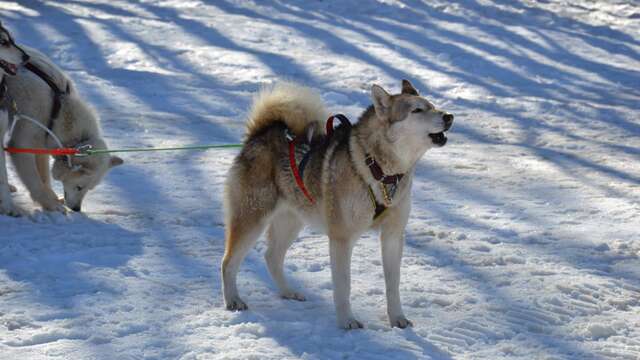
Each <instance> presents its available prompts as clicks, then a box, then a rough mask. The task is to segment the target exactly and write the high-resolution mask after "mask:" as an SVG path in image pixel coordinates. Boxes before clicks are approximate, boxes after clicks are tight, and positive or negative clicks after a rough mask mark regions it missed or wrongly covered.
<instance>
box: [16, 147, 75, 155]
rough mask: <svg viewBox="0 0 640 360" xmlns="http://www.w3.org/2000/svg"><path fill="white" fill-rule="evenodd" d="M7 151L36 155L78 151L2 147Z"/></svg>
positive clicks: (65, 153)
mask: <svg viewBox="0 0 640 360" xmlns="http://www.w3.org/2000/svg"><path fill="white" fill-rule="evenodd" d="M4 150H5V151H6V152H8V153H12V154H38V155H53V156H61V155H78V154H80V151H79V150H78V149H73V148H59V149H32V148H15V147H8V148H5V149H4Z"/></svg>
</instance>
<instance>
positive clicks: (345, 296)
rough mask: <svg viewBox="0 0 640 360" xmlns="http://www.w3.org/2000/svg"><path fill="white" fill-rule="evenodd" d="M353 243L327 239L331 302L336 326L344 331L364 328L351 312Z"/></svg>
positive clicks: (335, 238) (337, 238)
mask: <svg viewBox="0 0 640 360" xmlns="http://www.w3.org/2000/svg"><path fill="white" fill-rule="evenodd" d="M354 244H355V241H354V240H353V239H351V238H345V237H329V254H330V257H331V278H332V280H333V302H334V304H335V307H336V317H337V320H338V326H340V327H342V328H345V329H361V328H363V327H364V326H363V325H362V323H361V322H360V321H358V320H356V318H355V317H354V316H353V313H352V312H351V300H350V298H349V297H350V296H351V253H352V250H353V245H354Z"/></svg>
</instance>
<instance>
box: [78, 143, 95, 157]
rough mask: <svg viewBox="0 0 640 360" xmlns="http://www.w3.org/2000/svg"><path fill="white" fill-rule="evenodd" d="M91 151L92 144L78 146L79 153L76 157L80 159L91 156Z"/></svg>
mask: <svg viewBox="0 0 640 360" xmlns="http://www.w3.org/2000/svg"><path fill="white" fill-rule="evenodd" d="M91 149H93V146H91V144H85V145H80V146H77V147H76V150H77V151H78V153H77V154H76V155H75V156H78V157H84V156H89V155H91V154H90V153H89V151H90V150H91Z"/></svg>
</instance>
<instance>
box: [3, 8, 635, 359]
mask: <svg viewBox="0 0 640 360" xmlns="http://www.w3.org/2000/svg"><path fill="white" fill-rule="evenodd" d="M0 9H2V10H1V13H2V20H3V23H5V25H7V26H8V27H9V28H10V29H11V30H12V31H13V32H14V33H15V37H16V38H17V39H18V41H19V42H22V43H25V44H28V45H30V46H33V47H36V48H38V49H40V50H42V51H44V52H45V53H47V54H49V55H50V56H51V57H52V58H53V59H54V60H55V61H56V62H57V63H59V64H60V65H61V66H62V67H63V68H64V69H65V70H67V71H68V72H69V73H70V75H71V76H72V77H73V78H74V79H75V80H76V81H77V83H78V85H79V89H80V91H81V92H82V93H83V94H85V96H86V97H87V98H88V99H90V101H91V102H92V103H93V104H94V105H95V106H96V107H97V109H98V111H99V113H100V114H101V116H102V124H103V127H104V130H105V133H106V136H107V138H108V140H109V143H110V145H111V146H113V147H125V146H126V147H130V146H165V145H166V146H173V145H181V144H204V143H217V142H221V143H222V142H237V141H239V139H240V138H241V136H242V132H243V122H244V115H245V113H246V111H247V106H248V104H249V102H250V100H251V94H252V93H253V92H254V91H256V90H257V89H258V88H259V86H260V85H261V84H262V83H265V82H272V81H275V80H277V79H280V78H286V79H293V80H296V81H300V82H303V83H306V84H309V85H311V86H313V87H316V88H318V89H319V91H320V92H321V93H322V95H323V98H324V99H325V100H326V101H327V102H328V103H329V105H330V108H331V110H332V111H335V112H343V113H345V114H347V115H348V116H349V117H350V118H352V119H355V118H357V116H358V114H359V112H360V111H362V109H364V108H365V107H366V106H367V105H368V104H369V101H368V95H367V91H368V88H369V87H370V85H371V84H372V83H374V82H375V83H379V84H381V85H383V86H385V87H386V88H388V89H390V90H395V91H397V90H398V89H399V80H400V79H401V78H408V79H411V80H412V81H413V83H414V84H415V85H416V86H417V87H418V88H419V89H420V90H421V91H422V92H423V93H424V94H425V95H426V96H428V97H429V98H430V99H432V100H433V102H434V103H435V104H437V105H438V106H440V107H442V108H445V109H447V110H448V111H450V112H452V113H454V114H455V115H456V123H455V125H454V128H453V129H452V131H451V134H450V136H449V143H448V144H447V146H446V147H444V148H442V149H436V150H434V151H431V152H429V153H427V155H426V156H425V157H424V158H423V159H422V160H421V162H420V165H419V168H418V178H417V180H416V183H415V185H414V201H413V213H412V216H411V219H410V222H409V225H408V228H407V246H406V252H405V258H404V260H403V266H402V282H401V294H402V300H403V304H404V308H405V312H406V314H407V316H408V317H409V318H410V319H411V320H412V321H413V322H414V324H415V327H414V328H413V329H408V330H399V329H390V328H388V324H387V319H386V315H385V300H384V290H383V284H384V281H383V275H382V268H381V261H380V260H379V247H378V245H377V240H376V237H375V235H374V234H371V235H368V236H366V237H364V238H363V239H361V241H360V243H359V245H358V246H357V248H356V251H355V255H354V262H353V307H354V311H355V313H356V315H357V316H359V318H360V319H361V320H363V321H364V322H365V323H366V324H367V329H366V330H363V331H352V332H344V331H342V330H338V329H337V328H336V326H335V315H334V309H333V303H332V297H331V288H332V285H331V282H330V266H329V258H328V246H327V241H326V239H325V238H324V237H323V236H320V235H318V234H315V233H311V232H305V233H304V234H303V235H302V236H301V238H300V240H299V241H298V242H297V243H296V244H294V246H293V248H292V250H291V252H290V256H289V258H288V261H287V263H286V265H285V266H286V270H287V272H288V275H289V276H290V277H291V279H292V281H293V282H294V284H296V286H298V287H300V288H301V289H302V290H303V292H304V293H305V294H306V295H307V298H308V301H307V302H303V303H298V302H289V301H285V300H282V299H279V298H278V297H277V295H276V293H275V286H274V284H273V283H272V281H271V279H270V278H269V275H268V272H267V270H266V267H265V265H264V262H263V260H262V254H263V252H264V248H265V246H264V243H263V242H259V243H258V245H257V247H256V250H255V251H252V252H251V253H250V255H249V257H248V259H247V261H246V262H245V264H244V266H243V268H242V270H241V272H240V274H239V281H238V282H239V287H240V291H241V294H242V295H243V297H244V299H245V300H246V301H247V302H248V303H249V306H250V311H248V312H245V313H231V312H227V311H225V310H223V308H222V298H221V294H220V281H219V278H218V267H219V263H220V258H221V255H222V253H223V228H222V225H221V223H222V210H221V190H222V189H221V184H222V182H223V179H224V174H225V172H226V170H227V168H228V166H229V164H230V163H231V160H232V158H233V156H234V154H235V151H234V150H222V151H217V152H213V151H209V152H197V153H189V154H186V153H175V154H166V153H157V154H151V153H148V154H141V155H128V156H126V157H125V161H126V166H123V167H120V168H117V169H115V170H114V171H113V172H112V173H111V174H110V175H109V176H108V177H107V178H106V179H105V183H104V184H103V185H101V186H100V187H99V188H98V189H97V190H96V191H95V192H93V193H91V194H90V195H89V197H88V199H87V201H86V213H85V214H84V215H78V214H74V215H70V216H68V217H63V216H60V215H51V214H45V213H42V212H41V211H39V210H36V209H35V207H34V206H33V205H32V203H31V201H30V200H29V198H28V195H27V194H26V190H25V189H24V187H22V186H20V184H18V181H17V179H16V178H15V176H12V180H13V183H14V184H16V185H18V188H19V193H18V194H16V195H15V197H14V198H15V199H16V202H17V203H18V204H19V205H20V206H22V207H23V208H24V209H26V210H28V211H30V212H31V213H32V215H31V217H30V218H21V219H13V218H6V217H0V227H2V229H3V230H2V234H1V235H0V358H2V359H41V358H65V359H70V358H77V359H142V358H144V359H174V358H175V359H206V358H220V359H237V358H241V359H251V358H254V359H284V358H287V359H289V358H292V359H293V358H296V359H326V358H335V359H342V358H351V359H390V358H397V359H410V358H420V359H423V358H425V359H429V358H432V359H449V358H456V359H458V358H461V359H465V358H468V359H498V358H510V359H518V358H520V359H532V358H540V359H596V358H597V359H599V358H611V359H637V358H638V357H640V260H639V256H640V239H639V238H638V234H639V232H638V229H640V205H639V204H640V201H639V200H640V185H639V184H640V161H638V160H640V158H639V157H640V150H639V149H640V116H639V115H640V111H639V110H640V72H639V69H640V6H639V5H638V4H637V3H636V2H633V1H623V0H610V1H606V2H593V1H586V0H585V1H581V0H575V1H545V2H537V1H525V0H521V1H500V0H494V1H489V0H482V1H463V2H449V1H429V2H425V3H423V2H420V1H416V0H402V1H400V0H398V1H394V0H385V1H373V0H369V1H358V2H355V1H333V0H326V1H291V2H280V1H260V2H255V3H251V2H240V1H232V0H228V1H216V2H203V1H196V0H188V1H186V0H179V1H178V0H173V1H171V0H163V1H162V0H148V1H140V2H138V1H136V2H133V1H121V0H111V1H99V0H95V1H71V0H68V1H67V0H59V1H42V2H40V1H25V2H17V3H16V2H0ZM58 190H60V189H59V188H58Z"/></svg>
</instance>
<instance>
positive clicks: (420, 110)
mask: <svg viewBox="0 0 640 360" xmlns="http://www.w3.org/2000/svg"><path fill="white" fill-rule="evenodd" d="M411 112H412V113H414V114H416V113H421V112H422V109H420V108H417V109H413V110H411Z"/></svg>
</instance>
